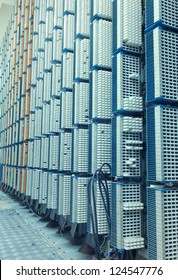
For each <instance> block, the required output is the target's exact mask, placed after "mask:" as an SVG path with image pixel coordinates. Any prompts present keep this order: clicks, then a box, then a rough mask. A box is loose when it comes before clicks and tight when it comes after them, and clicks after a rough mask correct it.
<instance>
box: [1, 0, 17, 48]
mask: <svg viewBox="0 0 178 280" xmlns="http://www.w3.org/2000/svg"><path fill="white" fill-rule="evenodd" d="M13 2H14V0H9V1H0V43H1V42H2V39H3V37H4V34H5V32H6V29H7V26H8V24H9V20H10V18H11V14H12V12H13V9H14V7H13V6H12V5H9V4H13ZM4 3H7V4H4Z"/></svg>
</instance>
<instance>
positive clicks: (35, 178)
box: [31, 169, 42, 200]
mask: <svg viewBox="0 0 178 280" xmlns="http://www.w3.org/2000/svg"><path fill="white" fill-rule="evenodd" d="M40 172H42V171H40V170H37V169H33V171H32V173H33V175H32V188H31V199H34V200H38V195H39V178H40Z"/></svg>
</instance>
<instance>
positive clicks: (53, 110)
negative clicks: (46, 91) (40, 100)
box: [50, 99, 61, 133]
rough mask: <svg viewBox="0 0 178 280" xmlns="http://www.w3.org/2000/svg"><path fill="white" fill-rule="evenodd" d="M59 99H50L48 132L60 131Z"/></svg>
mask: <svg viewBox="0 0 178 280" xmlns="http://www.w3.org/2000/svg"><path fill="white" fill-rule="evenodd" d="M60 111H61V101H60V99H51V105H50V132H53V133H58V132H59V131H60Z"/></svg>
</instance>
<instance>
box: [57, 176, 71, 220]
mask: <svg viewBox="0 0 178 280" xmlns="http://www.w3.org/2000/svg"><path fill="white" fill-rule="evenodd" d="M70 193H71V176H70V175H64V174H59V193H58V195H59V196H58V215H59V216H69V215H70V198H71V195H70Z"/></svg>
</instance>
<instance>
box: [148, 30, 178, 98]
mask: <svg viewBox="0 0 178 280" xmlns="http://www.w3.org/2000/svg"><path fill="white" fill-rule="evenodd" d="M146 47H147V55H146V62H147V72H146V79H147V101H151V100H153V99H155V98H160V97H161V98H165V99H169V100H175V101H177V100H178V97H177V91H178V77H177V72H176V69H177V67H178V61H177V55H178V34H177V33H174V32H170V31H167V30H163V29H161V28H156V29H154V30H153V31H151V32H149V33H148V34H147V35H146Z"/></svg>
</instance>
